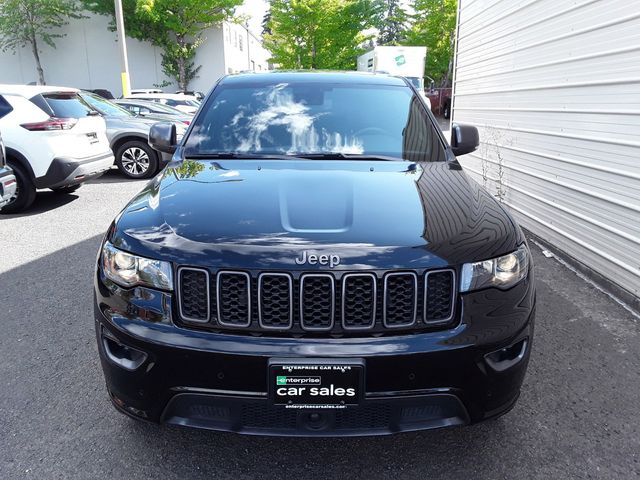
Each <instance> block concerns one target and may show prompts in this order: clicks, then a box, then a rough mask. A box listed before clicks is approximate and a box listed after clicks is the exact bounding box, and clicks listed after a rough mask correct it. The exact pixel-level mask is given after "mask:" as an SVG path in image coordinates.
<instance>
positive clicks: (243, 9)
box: [236, 0, 269, 36]
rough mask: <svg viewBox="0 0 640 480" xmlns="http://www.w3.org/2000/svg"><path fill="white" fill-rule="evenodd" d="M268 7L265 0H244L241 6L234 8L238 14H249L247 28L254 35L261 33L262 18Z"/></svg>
mask: <svg viewBox="0 0 640 480" xmlns="http://www.w3.org/2000/svg"><path fill="white" fill-rule="evenodd" d="M268 9H269V4H268V3H267V2H266V0H244V3H243V4H242V6H240V7H238V8H237V9H236V13H237V14H238V15H247V16H249V17H250V18H249V30H251V32H252V33H253V34H254V35H258V36H259V35H262V18H263V17H264V14H265V13H266V12H267V10H268Z"/></svg>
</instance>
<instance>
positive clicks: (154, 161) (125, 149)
mask: <svg viewBox="0 0 640 480" xmlns="http://www.w3.org/2000/svg"><path fill="white" fill-rule="evenodd" d="M116 166H117V167H118V170H120V172H121V173H122V174H123V175H124V176H125V177H128V178H149V177H152V176H153V175H154V174H155V173H156V171H157V170H158V157H157V156H156V152H155V151H154V150H153V149H152V148H151V147H150V146H149V145H147V144H146V143H144V142H142V141H139V140H130V141H128V142H125V143H123V144H122V145H120V147H119V148H118V150H117V151H116Z"/></svg>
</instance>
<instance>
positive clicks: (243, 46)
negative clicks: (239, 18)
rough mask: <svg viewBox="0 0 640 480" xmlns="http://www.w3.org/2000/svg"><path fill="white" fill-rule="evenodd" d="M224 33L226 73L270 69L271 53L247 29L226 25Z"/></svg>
mask: <svg viewBox="0 0 640 480" xmlns="http://www.w3.org/2000/svg"><path fill="white" fill-rule="evenodd" d="M223 31H224V45H225V65H226V68H227V70H226V72H225V73H237V72H242V71H248V70H252V71H256V72H258V71H262V70H268V69H269V63H268V59H269V56H270V55H269V52H267V51H266V50H265V49H264V48H263V47H262V44H261V43H260V41H259V40H258V39H257V38H256V37H255V36H254V35H253V34H251V32H249V30H248V29H247V28H245V27H244V26H243V25H239V24H237V23H225V24H224V26H223Z"/></svg>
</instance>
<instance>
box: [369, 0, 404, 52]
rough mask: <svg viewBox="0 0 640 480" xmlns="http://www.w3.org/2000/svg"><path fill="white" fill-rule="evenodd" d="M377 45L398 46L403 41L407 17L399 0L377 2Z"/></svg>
mask: <svg viewBox="0 0 640 480" xmlns="http://www.w3.org/2000/svg"><path fill="white" fill-rule="evenodd" d="M378 1H379V7H378V8H379V10H380V14H379V19H378V20H377V21H376V27H377V28H378V31H379V33H378V45H399V44H400V43H401V41H402V40H404V38H405V35H406V31H407V28H408V25H409V15H408V14H407V12H406V11H405V9H404V8H403V7H402V4H401V2H400V0H378Z"/></svg>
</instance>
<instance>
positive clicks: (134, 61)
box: [0, 15, 270, 97]
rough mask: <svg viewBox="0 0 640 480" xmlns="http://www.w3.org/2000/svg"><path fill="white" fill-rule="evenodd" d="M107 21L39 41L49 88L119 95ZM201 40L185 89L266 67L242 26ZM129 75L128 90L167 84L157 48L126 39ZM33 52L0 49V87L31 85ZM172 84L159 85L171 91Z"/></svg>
mask: <svg viewBox="0 0 640 480" xmlns="http://www.w3.org/2000/svg"><path fill="white" fill-rule="evenodd" d="M108 24H109V18H108V17H106V16H99V15H91V16H89V18H86V19H81V20H71V21H70V22H69V24H68V25H67V26H66V27H63V28H64V32H65V33H66V34H67V35H66V37H64V38H60V39H58V40H57V42H56V47H57V48H55V49H52V48H50V47H49V46H47V45H45V44H44V43H41V45H40V46H41V55H40V60H41V62H42V66H43V69H44V75H45V80H46V81H47V83H48V84H50V85H58V86H67V87H77V88H90V89H95V88H106V89H107V90H110V91H111V92H112V93H113V94H114V96H116V97H118V96H120V95H121V94H122V86H121V82H120V56H119V55H120V53H119V49H118V43H117V38H116V33H115V32H111V31H109V29H108ZM204 36H205V38H206V40H205V41H204V43H203V44H202V45H201V46H200V48H199V49H198V52H197V54H196V57H195V64H196V65H202V68H200V71H199V73H198V78H196V79H194V80H193V81H192V82H191V83H190V84H189V88H190V89H191V90H197V91H202V92H205V93H206V92H207V91H209V90H210V89H211V87H212V86H213V84H214V83H215V81H216V80H218V79H219V78H220V77H221V76H223V75H226V74H228V73H236V72H240V71H245V70H255V71H262V70H267V69H268V68H269V64H268V59H269V57H270V54H269V52H267V51H266V50H265V49H264V48H263V47H262V43H261V41H260V39H259V38H258V37H256V36H255V35H253V34H252V33H251V32H250V31H249V30H248V29H247V28H245V27H244V26H243V25H239V24H235V23H230V22H225V23H224V24H223V25H222V26H221V27H219V28H212V29H209V30H208V31H206V32H205V34H204ZM127 48H128V53H129V72H130V76H131V87H132V88H152V87H153V86H154V85H159V84H162V83H163V82H164V81H171V79H169V78H167V77H166V76H165V75H164V74H163V73H162V65H161V61H162V50H161V49H160V48H158V47H154V46H153V45H151V44H150V43H148V42H140V41H138V40H134V39H131V38H127ZM37 79H38V75H37V72H36V67H35V62H34V60H33V54H32V53H31V50H30V48H29V47H26V48H23V49H22V50H20V51H18V52H17V53H16V54H13V53H12V52H1V51H0V83H22V84H24V83H30V82H34V81H37ZM176 89H177V85H176V84H175V82H174V84H173V85H170V86H168V87H165V88H164V90H165V91H167V92H171V91H175V90H176Z"/></svg>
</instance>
